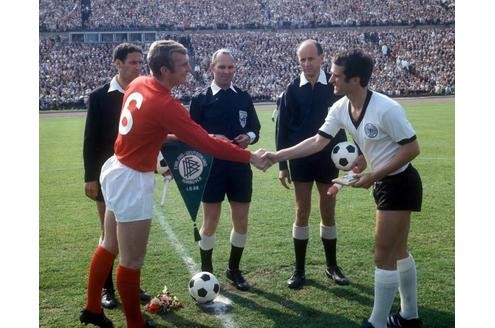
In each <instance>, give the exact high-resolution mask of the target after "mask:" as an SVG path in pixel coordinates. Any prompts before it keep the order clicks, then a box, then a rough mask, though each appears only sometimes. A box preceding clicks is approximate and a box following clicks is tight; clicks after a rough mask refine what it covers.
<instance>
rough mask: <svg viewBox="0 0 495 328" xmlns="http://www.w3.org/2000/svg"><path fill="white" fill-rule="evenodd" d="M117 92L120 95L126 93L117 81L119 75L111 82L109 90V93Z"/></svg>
mask: <svg viewBox="0 0 495 328" xmlns="http://www.w3.org/2000/svg"><path fill="white" fill-rule="evenodd" d="M115 90H117V91H119V92H120V93H125V91H124V89H123V88H122V86H121V85H120V83H119V81H118V80H117V75H115V76H114V77H113V79H112V81H110V87H109V88H108V92H112V91H115Z"/></svg>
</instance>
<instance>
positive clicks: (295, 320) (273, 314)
mask: <svg viewBox="0 0 495 328" xmlns="http://www.w3.org/2000/svg"><path fill="white" fill-rule="evenodd" d="M249 291H250V292H251V293H253V294H257V295H258V296H260V297H263V298H265V299H266V300H268V301H270V302H272V303H270V306H264V305H263V304H260V303H258V302H254V301H252V300H251V299H249V298H247V297H243V296H241V295H239V294H235V293H231V292H228V291H224V292H223V294H225V296H227V297H229V298H230V299H231V300H233V301H234V303H237V304H238V305H239V306H242V307H246V308H248V309H250V310H251V311H253V312H256V313H259V315H260V316H264V317H265V318H266V319H268V322H271V324H270V327H279V328H289V327H301V326H304V327H322V325H328V326H329V327H356V326H357V325H356V323H355V322H353V321H352V320H349V319H347V318H345V317H343V316H341V315H335V314H331V313H327V312H322V311H320V310H317V309H314V308H311V307H308V306H306V305H304V304H301V303H298V302H294V301H292V300H289V299H287V298H285V297H282V296H280V295H277V294H274V293H270V292H267V291H264V290H261V289H258V288H255V287H251V289H250V290H249ZM273 304H279V305H281V306H283V307H285V308H286V309H288V310H289V311H290V312H292V313H287V312H282V311H280V310H277V309H275V308H273V307H272V306H273ZM267 305H268V302H267Z"/></svg>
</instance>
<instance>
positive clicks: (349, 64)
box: [332, 49, 374, 87]
mask: <svg viewBox="0 0 495 328" xmlns="http://www.w3.org/2000/svg"><path fill="white" fill-rule="evenodd" d="M332 63H334V64H335V65H337V66H342V67H344V74H345V76H346V79H345V81H346V82H348V81H349V79H351V78H353V77H359V78H360V84H361V86H362V87H365V86H367V85H368V83H369V81H370V79H371V74H372V73H373V66H374V63H373V59H372V58H371V56H369V55H368V54H365V53H364V52H363V51H362V50H360V49H352V50H346V51H343V52H340V53H338V54H337V55H336V56H335V57H334V58H333V60H332Z"/></svg>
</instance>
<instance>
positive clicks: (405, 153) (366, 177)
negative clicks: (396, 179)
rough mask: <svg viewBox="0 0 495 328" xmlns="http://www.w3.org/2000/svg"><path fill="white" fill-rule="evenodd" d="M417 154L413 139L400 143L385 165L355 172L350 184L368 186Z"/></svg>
mask: <svg viewBox="0 0 495 328" xmlns="http://www.w3.org/2000/svg"><path fill="white" fill-rule="evenodd" d="M418 155H419V144H418V141H417V140H414V141H412V142H410V143H407V144H405V145H401V146H400V148H399V151H398V152H397V154H395V156H394V157H393V158H392V160H391V161H390V162H388V163H387V164H386V165H384V166H382V167H379V168H377V169H376V170H375V171H374V172H369V173H360V174H357V177H358V180H357V181H356V182H355V183H354V184H353V185H352V186H353V187H356V188H366V189H367V188H369V187H371V185H372V184H373V183H374V182H375V181H378V180H381V179H383V178H384V177H385V176H387V175H388V174H390V173H392V172H394V171H395V170H398V169H399V168H400V167H402V166H404V165H406V164H407V163H409V162H411V161H412V160H413V159H414V158H416V156H418Z"/></svg>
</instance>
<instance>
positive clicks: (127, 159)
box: [115, 76, 251, 172]
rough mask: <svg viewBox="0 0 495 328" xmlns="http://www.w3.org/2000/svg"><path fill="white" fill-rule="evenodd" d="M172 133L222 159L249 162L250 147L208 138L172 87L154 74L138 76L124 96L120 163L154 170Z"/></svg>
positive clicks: (117, 151) (118, 152) (117, 144)
mask: <svg viewBox="0 0 495 328" xmlns="http://www.w3.org/2000/svg"><path fill="white" fill-rule="evenodd" d="M169 133H171V134H175V135H176V136H177V138H179V139H180V140H181V141H183V142H185V143H187V144H188V145H190V146H191V147H193V148H196V149H198V150H199V151H202V152H205V153H207V154H210V155H212V156H214V157H217V158H219V159H224V160H229V161H235V162H242V163H249V161H250V158H251V153H250V152H249V151H248V150H245V149H242V148H239V147H237V146H235V145H233V144H231V143H229V142H227V141H224V140H221V139H217V138H211V137H209V136H208V133H207V132H206V131H205V130H204V129H203V128H202V127H201V126H199V125H198V124H196V123H195V122H194V121H192V120H191V118H190V117H189V112H188V111H187V110H186V109H185V108H184V107H183V106H182V105H181V104H180V102H179V101H178V100H177V99H175V98H174V97H173V96H172V95H171V94H170V90H169V89H168V88H167V87H165V86H164V85H162V84H160V83H159V82H158V80H156V79H155V78H154V77H150V76H141V77H138V78H136V79H135V80H134V81H132V82H131V84H129V86H128V87H127V90H126V92H125V95H124V103H123V107H122V113H121V114H120V121H119V134H118V136H117V140H116V141H115V155H116V156H117V158H118V160H119V161H120V162H121V163H123V164H125V165H126V166H128V167H130V168H132V169H134V170H136V171H140V172H150V171H154V170H155V168H156V158H157V156H158V152H159V151H160V147H161V145H162V144H163V142H164V141H165V140H166V139H167V135H168V134H169Z"/></svg>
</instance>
